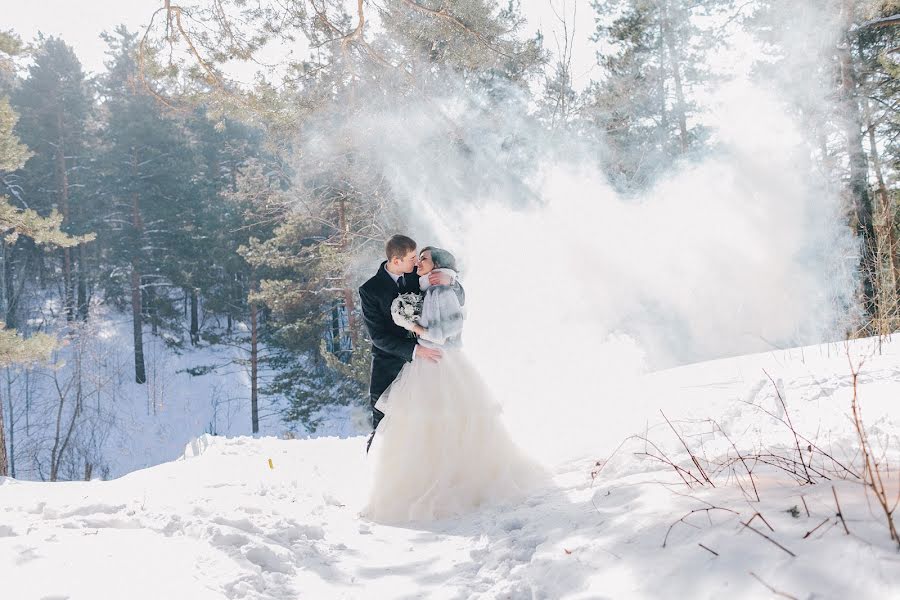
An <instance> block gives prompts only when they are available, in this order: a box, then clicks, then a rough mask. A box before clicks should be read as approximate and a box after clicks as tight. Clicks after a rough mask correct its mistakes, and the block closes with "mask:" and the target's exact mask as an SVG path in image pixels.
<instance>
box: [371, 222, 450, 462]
mask: <svg viewBox="0 0 900 600" xmlns="http://www.w3.org/2000/svg"><path fill="white" fill-rule="evenodd" d="M384 250H385V255H386V257H387V260H386V261H385V262H383V263H381V266H380V267H379V268H378V272H377V273H376V274H375V275H374V276H373V277H372V278H371V279H369V280H368V281H367V282H365V283H364V284H363V285H362V286H361V287H360V288H359V298H360V300H361V301H362V313H363V321H365V323H366V329H368V330H369V337H370V338H372V375H371V379H370V380H369V402H370V403H371V404H372V435H370V436H369V441H368V443H367V444H366V452H368V451H369V446H371V445H372V439H373V438H374V436H375V429H376V428H377V427H378V423H379V422H380V421H381V419H382V417H384V413H382V412H381V411H380V410H378V409H377V408H375V403H376V402H378V398H380V397H381V394H382V393H384V391H385V390H386V389H387V388H388V386H389V385H391V383H393V381H394V379H396V377H397V375H398V374H399V373H400V370H401V369H402V368H403V365H404V364H406V363H408V362H411V361H413V360H431V361H435V362H437V361H439V360H440V359H441V351H440V350H438V349H437V348H428V347H425V346H422V345H420V344H417V343H416V338H415V337H414V336H413V335H412V334H411V333H410V332H409V331H407V330H406V329H404V328H402V327H400V326H399V325H397V324H396V323H394V320H393V318H392V317H391V303H392V302H393V301H394V298H396V297H397V296H399V295H400V294H407V293H413V294H420V293H421V290H420V289H419V277H418V275H416V274H415V269H416V265H417V264H418V262H419V255H418V254H417V253H416V243H415V242H414V241H413V240H412V239H410V238H408V237H406V236H405V235H395V236H393V237H392V238H391V239H389V240H388V241H387V243H386V244H385V247H384ZM428 279H429V283H430V284H431V285H450V284H451V283H453V280H452V279H451V277H450V276H449V275H448V274H447V273H434V272H432V273H431V274H430V275H429V277H428ZM453 285H454V289H455V291H456V294H457V296H459V301H460V304H463V303H464V302H465V293H464V292H463V289H462V286H460V285H459V284H458V283H454V284H453Z"/></svg>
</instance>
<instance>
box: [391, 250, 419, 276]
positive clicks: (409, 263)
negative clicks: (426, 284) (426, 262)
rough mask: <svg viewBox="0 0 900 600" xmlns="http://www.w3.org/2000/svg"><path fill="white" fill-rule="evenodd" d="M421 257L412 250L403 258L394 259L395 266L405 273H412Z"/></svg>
mask: <svg viewBox="0 0 900 600" xmlns="http://www.w3.org/2000/svg"><path fill="white" fill-rule="evenodd" d="M418 257H419V255H418V254H417V253H416V251H415V250H410V251H409V252H407V253H406V255H405V256H404V257H403V258H397V257H395V258H393V259H392V261H393V263H394V265H395V266H396V267H397V268H398V269H400V270H401V271H403V272H404V273H412V272H413V270H414V269H415V268H416V263H417V262H418Z"/></svg>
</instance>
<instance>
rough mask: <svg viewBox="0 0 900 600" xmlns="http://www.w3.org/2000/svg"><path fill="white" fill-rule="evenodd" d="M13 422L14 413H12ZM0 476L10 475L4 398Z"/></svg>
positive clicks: (0, 423)
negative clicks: (4, 418)
mask: <svg viewBox="0 0 900 600" xmlns="http://www.w3.org/2000/svg"><path fill="white" fill-rule="evenodd" d="M9 421H10V424H12V415H10V419H9ZM0 477H9V456H8V455H7V454H6V422H5V421H4V420H3V400H2V399H0Z"/></svg>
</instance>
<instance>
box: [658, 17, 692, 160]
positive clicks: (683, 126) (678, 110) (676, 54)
mask: <svg viewBox="0 0 900 600" xmlns="http://www.w3.org/2000/svg"><path fill="white" fill-rule="evenodd" d="M662 29H663V35H664V36H665V43H666V45H667V46H668V47H669V62H671V63H672V79H673V81H674V82H675V107H674V108H675V117H676V118H677V119H678V133H679V135H678V139H679V140H680V142H681V152H682V153H684V152H687V151H688V147H689V146H690V139H689V138H688V128H687V108H686V104H685V101H684V86H683V83H682V78H681V52H680V51H679V49H678V45H677V44H676V43H675V34H674V33H672V23H671V21H670V16H669V3H668V2H665V3H664V4H663V27H662Z"/></svg>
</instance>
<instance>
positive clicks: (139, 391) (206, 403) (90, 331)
mask: <svg viewBox="0 0 900 600" xmlns="http://www.w3.org/2000/svg"><path fill="white" fill-rule="evenodd" d="M237 327H238V331H237V332H236V334H237V335H236V337H240V334H241V333H242V332H241V331H240V330H239V328H240V327H242V325H241V324H238V325H237ZM131 335H132V324H131V318H130V316H125V315H122V314H121V313H118V312H116V311H114V310H112V309H109V308H107V307H97V308H96V310H95V311H94V312H93V313H92V319H91V320H90V321H89V322H88V323H86V324H83V325H80V326H78V327H75V328H73V333H72V335H71V336H70V337H68V338H63V339H62V343H61V346H60V348H59V349H58V350H57V351H56V352H55V353H54V356H53V360H52V361H51V364H37V365H33V366H31V367H28V368H25V367H18V368H17V367H10V368H8V369H5V370H4V379H5V381H4V382H3V383H4V388H5V389H4V394H3V396H4V398H3V403H4V418H5V419H6V420H7V432H8V433H7V442H8V443H9V444H10V446H11V449H12V452H11V454H12V455H13V468H14V472H15V477H16V478H18V479H27V480H42V479H43V480H46V479H48V478H49V469H50V463H51V458H50V455H51V451H52V448H53V447H54V444H55V443H56V439H57V436H59V437H60V438H61V439H62V438H64V437H65V434H66V431H67V430H68V429H69V425H70V423H72V425H73V426H72V435H71V440H70V442H69V444H68V445H67V446H66V450H65V453H64V455H63V456H62V457H61V458H60V459H59V460H60V463H61V466H60V477H59V478H60V479H76V480H77V479H82V478H83V473H84V464H85V463H86V462H90V463H92V467H93V476H94V477H100V478H115V477H121V476H122V475H125V474H126V473H130V472H132V471H134V470H136V469H142V468H146V467H149V466H153V465H158V464H160V463H163V462H168V461H171V460H174V459H175V458H177V457H178V456H180V455H181V452H182V450H183V449H184V445H185V444H186V443H187V442H188V441H190V440H191V439H192V438H196V437H198V436H200V435H203V434H204V433H212V434H215V435H230V436H236V435H245V434H249V433H250V432H251V419H250V376H249V367H248V365H247V357H248V352H249V351H248V349H247V348H244V347H242V346H241V345H240V344H238V343H231V344H229V343H222V344H218V345H210V344H206V343H203V344H201V345H200V346H197V347H192V346H190V345H188V344H186V345H184V346H182V347H181V348H180V349H178V348H174V347H172V346H171V345H168V344H167V343H166V340H165V337H164V336H162V335H160V336H156V335H151V334H150V331H149V328H147V331H145V335H144V360H145V363H146V365H147V383H146V384H144V385H138V384H136V383H134V362H133V361H134V358H133V354H132V347H133V346H132V339H131ZM61 337H62V336H61ZM271 375H272V372H271V371H269V370H267V369H265V368H262V369H261V371H260V378H261V381H262V384H263V385H264V384H265V383H266V382H267V381H269V379H270V377H271ZM279 400H280V399H279V398H277V397H273V396H266V395H261V396H260V415H261V418H260V431H261V433H262V434H264V435H271V436H276V437H283V436H284V435H285V434H286V433H288V432H290V434H291V435H292V436H294V437H306V436H308V435H309V434H310V432H309V431H307V430H306V429H304V427H303V424H301V423H298V422H295V423H293V424H286V423H285V422H284V421H283V420H282V412H281V408H282V407H281V406H280V405H279ZM61 403H62V409H60V404H61ZM76 404H77V405H79V406H80V407H81V408H80V410H79V411H78V414H77V415H76V414H74V410H75V409H74V407H75V406H76ZM322 416H323V419H322V424H321V426H320V427H319V428H318V429H317V430H316V432H315V433H316V434H318V435H334V436H341V437H346V436H349V435H356V434H359V433H362V432H363V431H364V429H365V426H364V425H365V417H366V415H365V414H364V413H363V412H362V411H361V409H359V408H354V407H352V406H335V407H333V408H331V409H329V411H328V412H327V413H326V414H323V415H322ZM73 419H74V422H73ZM57 424H59V425H60V427H59V431H57ZM290 425H293V428H292V429H291V427H290ZM60 446H62V444H60Z"/></svg>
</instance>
